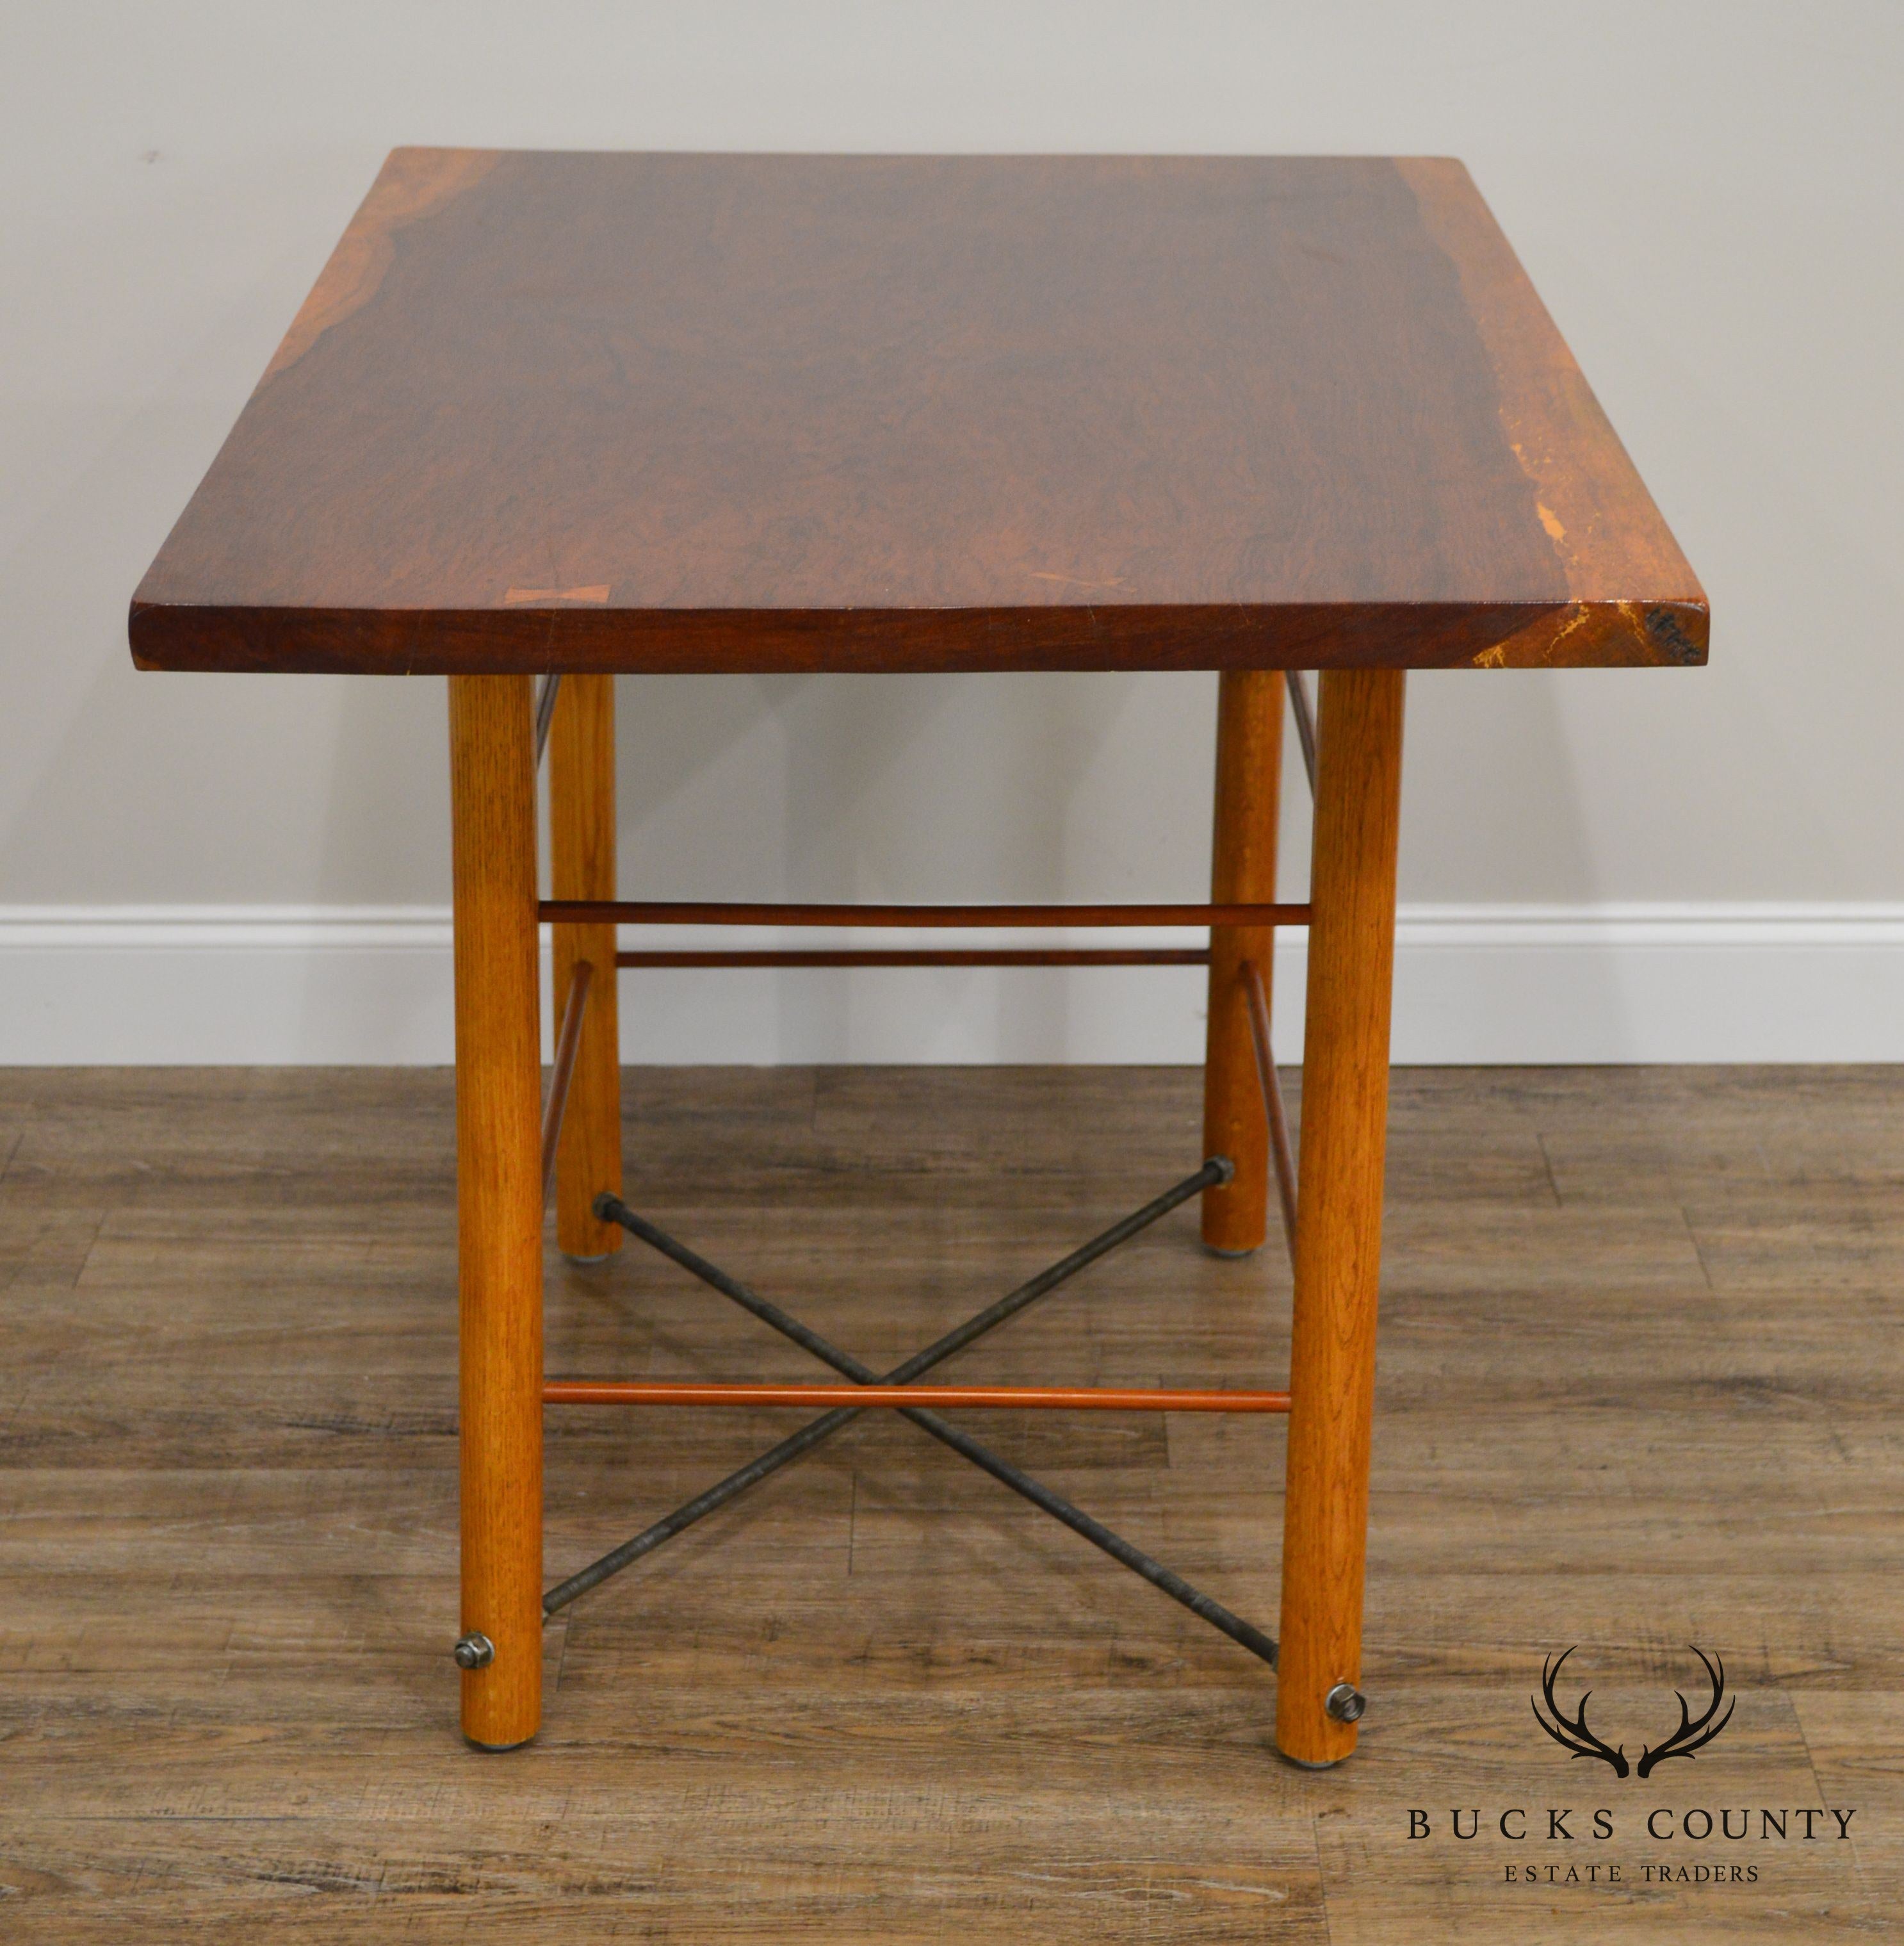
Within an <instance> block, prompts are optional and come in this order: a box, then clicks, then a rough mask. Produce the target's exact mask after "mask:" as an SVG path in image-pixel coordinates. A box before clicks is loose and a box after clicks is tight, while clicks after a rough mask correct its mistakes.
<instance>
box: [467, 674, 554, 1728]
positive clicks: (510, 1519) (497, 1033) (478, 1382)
mask: <svg viewBox="0 0 1904 1946" xmlns="http://www.w3.org/2000/svg"><path fill="white" fill-rule="evenodd" d="M449 769H450V795H451V804H452V857H453V861H454V877H455V918H456V925H455V933H456V944H455V956H456V1218H457V1253H458V1275H459V1278H460V1281H461V1320H460V1321H461V1431H462V1447H461V1450H462V1580H463V1587H462V1626H463V1632H464V1636H465V1637H466V1638H467V1637H469V1636H482V1637H484V1638H486V1639H487V1641H488V1642H489V1644H490V1645H492V1647H493V1651H494V1654H493V1657H492V1659H491V1660H489V1661H488V1663H486V1666H479V1667H476V1668H466V1669H465V1670H464V1675H463V1679H462V1680H463V1733H464V1735H465V1736H467V1737H468V1738H469V1740H470V1741H471V1742H472V1743H474V1744H480V1745H482V1746H483V1747H486V1748H489V1749H496V1750H506V1749H508V1748H509V1747H511V1746H512V1745H514V1744H520V1743H523V1742H526V1741H527V1740H528V1739H529V1737H532V1736H533V1735H534V1734H535V1731H536V1727H537V1725H538V1723H539V1722H540V1721H541V1718H542V1179H541V1178H542V1159H541V1154H540V1149H541V1141H542V1135H541V1119H542V1066H541V1049H540V1036H539V1034H538V1025H539V1022H538V995H537V991H536V984H537V977H538V967H537V961H538V952H537V938H536V922H535V743H534V727H533V724H532V718H531V704H530V697H529V678H528V677H526V676H517V675H474V676H452V677H451V678H450V679H449Z"/></svg>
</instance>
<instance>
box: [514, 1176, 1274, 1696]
mask: <svg viewBox="0 0 1904 1946" xmlns="http://www.w3.org/2000/svg"><path fill="white" fill-rule="evenodd" d="M1232 1174H1233V1169H1232V1166H1231V1165H1230V1162H1229V1161H1228V1160H1227V1158H1226V1157H1214V1158H1212V1159H1211V1160H1210V1161H1209V1162H1207V1163H1205V1164H1204V1166H1203V1167H1202V1169H1199V1170H1198V1171H1197V1172H1196V1174H1195V1175H1191V1176H1189V1177H1187V1178H1185V1179H1184V1180H1183V1181H1182V1182H1180V1183H1178V1184H1177V1185H1175V1186H1174V1188H1171V1189H1170V1190H1168V1191H1165V1194H1163V1195H1162V1196H1160V1197H1157V1198H1156V1199H1155V1200H1153V1201H1152V1202H1150V1203H1146V1205H1145V1206H1143V1209H1139V1210H1137V1211H1135V1212H1133V1213H1132V1214H1131V1215H1129V1216H1127V1217H1126V1218H1125V1219H1124V1220H1123V1221H1122V1222H1120V1223H1117V1224H1115V1225H1112V1227H1111V1228H1109V1230H1106V1231H1104V1232H1103V1233H1102V1234H1100V1236H1098V1237H1094V1238H1093V1239H1092V1240H1091V1242H1089V1243H1086V1244H1085V1245H1083V1246H1082V1247H1081V1248H1080V1249H1077V1250H1075V1251H1073V1252H1072V1253H1071V1255H1070V1256H1068V1257H1066V1258H1064V1259H1063V1260H1062V1261H1061V1262H1059V1263H1057V1264H1054V1265H1052V1266H1051V1268H1050V1269H1049V1270H1048V1271H1043V1272H1041V1274H1039V1275H1038V1277H1034V1278H1032V1280H1030V1282H1029V1283H1026V1284H1023V1285H1021V1286H1020V1287H1019V1288H1018V1289H1017V1290H1015V1291H1013V1292H1011V1293H1009V1294H1008V1296H1005V1297H1003V1298H1001V1299H998V1302H996V1303H995V1304H992V1305H988V1306H986V1308H985V1309H984V1310H983V1311H980V1312H978V1313H977V1314H976V1315H975V1316H974V1317H971V1318H969V1319H967V1320H966V1322H965V1323H964V1324H962V1325H960V1326H958V1327H957V1328H956V1329H955V1330H952V1331H950V1332H949V1333H946V1336H944V1337H943V1338H940V1339H937V1340H936V1341H935V1342H933V1344H931V1345H927V1347H926V1348H924V1350H923V1351H918V1352H915V1354H913V1355H912V1358H909V1359H907V1360H906V1361H905V1363H904V1364H901V1365H899V1366H896V1367H894V1369H893V1370H892V1371H891V1372H890V1373H887V1374H885V1375H884V1377H883V1378H882V1377H881V1375H880V1374H878V1373H875V1371H874V1370H872V1367H870V1366H868V1365H865V1364H862V1363H861V1362H860V1361H859V1360H858V1359H856V1358H853V1357H852V1355H851V1354H850V1353H847V1352H844V1351H841V1350H839V1349H838V1347H836V1346H835V1345H832V1344H831V1343H830V1342H829V1341H828V1340H827V1339H824V1338H822V1336H820V1335H819V1333H817V1332H816V1331H813V1330H810V1328H809V1327H807V1326H806V1325H804V1324H801V1322H800V1320H798V1319H797V1318H795V1317H793V1316H792V1314H790V1313H788V1312H787V1311H783V1310H782V1309H781V1308H780V1307H779V1305H775V1304H772V1303H770V1302H768V1301H767V1299H764V1298H762V1297H760V1296H758V1295H757V1294H756V1293H754V1292H753V1291H751V1290H748V1288H747V1287H746V1286H745V1284H742V1283H740V1282H739V1280H737V1279H736V1278H733V1277H729V1276H728V1275H727V1273H726V1272H725V1271H722V1270H721V1269H719V1268H717V1266H716V1265H713V1264H711V1263H710V1262H708V1260H707V1259H705V1258H704V1257H702V1256H699V1253H696V1252H695V1251H693V1250H692V1249H690V1248H689V1247H688V1246H687V1245H686V1244H684V1243H680V1242H679V1241H677V1240H676V1239H675V1238H674V1237H671V1236H669V1235H668V1233H667V1232H666V1231H664V1230H662V1229H660V1228H659V1227H658V1226H656V1225H654V1224H652V1223H650V1222H648V1221H647V1220H646V1219H645V1218H644V1217H642V1216H640V1215H638V1214H637V1212H634V1210H632V1209H629V1208H628V1206H627V1205H626V1204H625V1203H622V1202H621V1201H620V1200H619V1198H617V1197H612V1196H608V1195H603V1196H602V1197H599V1198H598V1199H597V1202H596V1206H595V1208H596V1213H597V1215H598V1216H599V1217H600V1218H601V1219H603V1221H604V1222H618V1223H619V1224H621V1225H622V1227H623V1228H625V1229H626V1230H627V1231H628V1232H629V1233H630V1234H631V1235H634V1236H636V1237H640V1239H641V1240H642V1241H643V1242H644V1243H648V1244H650V1246H652V1247H653V1248H654V1249H658V1250H659V1251H660V1252H661V1253H662V1255H664V1256H667V1257H668V1258H670V1259H672V1260H673V1261H674V1262H676V1263H677V1264H679V1265H680V1266H681V1267H682V1268H683V1269H684V1270H687V1271H689V1272H690V1273H691V1274H693V1275H694V1276H696V1277H699V1278H700V1280H702V1282H703V1283H707V1284H708V1285H709V1286H710V1287H711V1288H713V1289H714V1290H717V1291H719V1292H720V1293H721V1295H722V1296H724V1297H727V1298H729V1299H731V1300H732V1301H733V1302H735V1303H736V1304H739V1305H740V1306H741V1307H742V1308H743V1309H744V1310H745V1311H748V1312H749V1313H750V1314H752V1315H753V1316H755V1317H758V1318H759V1319H760V1320H761V1322H762V1323H763V1324H767V1325H769V1326H770V1327H771V1328H772V1329H773V1330H776V1331H778V1332H779V1333H781V1335H782V1336H785V1337H787V1338H789V1339H792V1341H793V1342H795V1344H797V1345H801V1347H802V1348H804V1349H805V1350H807V1351H810V1352H811V1353H812V1354H813V1356H814V1357H816V1358H819V1360H820V1361H822V1363H823V1364H828V1365H830V1366H832V1368H833V1369H834V1370H835V1371H838V1372H840V1373H842V1374H844V1376H847V1377H848V1378H850V1379H853V1380H854V1382H856V1383H859V1384H887V1385H903V1384H906V1383H909V1382H910V1381H911V1380H912V1379H915V1378H917V1377H918V1376H921V1374H922V1373H924V1372H926V1371H927V1370H930V1368H931V1367H933V1365H936V1364H939V1363H940V1361H942V1360H943V1359H946V1358H949V1357H951V1356H952V1354H953V1353H954V1352H955V1351H960V1350H962V1349H963V1348H964V1347H965V1346H966V1345H969V1344H971V1342H973V1341H974V1339H977V1338H978V1337H980V1336H982V1335H983V1333H986V1332H987V1331H989V1330H992V1329H993V1328H994V1327H996V1326H997V1325H998V1324H1003V1323H1004V1320H1006V1319H1007V1318H1008V1317H1013V1316H1015V1315H1016V1314H1017V1312H1018V1311H1021V1310H1023V1308H1025V1307H1026V1305H1029V1304H1030V1303H1032V1302H1034V1301H1035V1299H1038V1298H1039V1297H1041V1296H1044V1295H1045V1293H1047V1292H1048V1291H1050V1290H1054V1289H1056V1288H1057V1286H1058V1285H1059V1284H1060V1283H1063V1282H1064V1281H1065V1280H1066V1279H1068V1278H1069V1277H1072V1276H1074V1275H1075V1274H1076V1273H1077V1272H1078V1271H1080V1270H1082V1269H1083V1268H1085V1266H1086V1265H1088V1264H1090V1263H1092V1262H1095V1261H1096V1260H1097V1259H1098V1258H1099V1257H1100V1256H1103V1255H1105V1254H1106V1253H1107V1252H1108V1251H1109V1250H1111V1249H1115V1248H1116V1246H1117V1245H1118V1244H1119V1243H1124V1242H1126V1241H1128V1239H1129V1238H1131V1237H1133V1236H1135V1235H1136V1234H1137V1233H1138V1231H1140V1230H1142V1229H1143V1228H1146V1227H1147V1226H1148V1225H1149V1224H1151V1223H1153V1222H1156V1220H1157V1219H1158V1218H1159V1217H1161V1216H1162V1215H1165V1214H1167V1213H1168V1212H1169V1211H1170V1210H1171V1209H1174V1208H1176V1207H1177V1205H1178V1204H1179V1203H1184V1202H1187V1201H1188V1200H1190V1197H1193V1196H1195V1195H1197V1194H1199V1193H1200V1192H1201V1191H1202V1190H1204V1189H1205V1188H1210V1187H1211V1186H1213V1185H1215V1184H1217V1183H1220V1182H1224V1181H1227V1180H1228V1179H1229V1178H1230V1175H1232ZM900 1412H901V1416H903V1417H904V1418H906V1419H910V1420H912V1422H913V1423H914V1424H915V1426H918V1428H919V1429H921V1431H922V1432H925V1433H927V1434H928V1435H930V1437H931V1438H934V1439H936V1440H937V1441H939V1442H940V1444H942V1445H945V1446H947V1447H950V1448H951V1449H952V1451H954V1452H955V1453H958V1454H959V1455H960V1456H961V1458H963V1459H968V1460H970V1461H971V1463H972V1464H973V1465H974V1466H977V1467H978V1468H979V1469H980V1470H981V1471H982V1472H986V1473H989V1475H991V1476H992V1478H994V1479H995V1480H997V1481H998V1482H999V1483H1000V1484H1001V1485H1003V1486H1006V1487H1010V1488H1011V1490H1012V1491H1013V1492H1014V1493H1017V1494H1019V1495H1020V1496H1021V1497H1023V1498H1024V1499H1025V1500H1029V1502H1030V1503H1032V1505H1033V1506H1035V1507H1037V1508H1038V1509H1040V1510H1041V1512H1045V1513H1048V1514H1049V1515H1051V1516H1052V1518H1054V1519H1056V1520H1057V1521H1061V1522H1062V1523H1063V1524H1064V1525H1065V1526H1066V1527H1069V1528H1070V1529H1071V1531H1072V1532H1073V1533H1074V1534H1079V1535H1080V1536H1081V1537H1082V1538H1084V1539H1085V1540H1088V1541H1089V1542H1091V1544H1092V1545H1093V1546H1095V1547H1097V1548H1099V1549H1101V1550H1102V1551H1103V1552H1105V1553H1106V1554H1108V1555H1109V1556H1110V1557H1111V1558H1112V1560H1114V1561H1117V1562H1118V1563H1119V1565H1121V1566H1123V1567H1125V1568H1129V1569H1130V1570H1131V1571H1132V1572H1133V1573H1134V1574H1137V1575H1139V1576H1140V1577H1142V1578H1143V1580H1146V1581H1148V1582H1149V1583H1150V1584H1151V1586H1153V1587H1155V1588H1157V1589H1161V1590H1162V1592H1164V1593H1165V1594H1166V1595H1169V1596H1170V1597H1171V1598H1172V1599H1173V1600H1174V1601H1176V1602H1180V1604H1181V1605H1183V1607H1185V1608H1188V1609H1189V1610H1190V1612H1191V1613H1192V1614H1194V1615H1196V1616H1197V1617H1199V1620H1203V1621H1205V1622H1208V1623H1210V1624H1211V1626H1212V1627H1214V1628H1216V1629H1219V1630H1220V1632H1222V1633H1224V1635H1226V1636H1229V1637H1230V1639H1231V1640H1232V1641H1233V1642H1236V1643H1238V1644H1239V1645H1241V1646H1242V1648H1246V1649H1248V1651H1250V1652H1251V1654H1254V1655H1256V1656H1258V1657H1261V1660H1264V1662H1266V1663H1268V1664H1269V1665H1270V1667H1271V1668H1274V1667H1275V1666H1276V1644H1275V1642H1273V1640H1272V1639H1270V1637H1269V1636H1266V1635H1265V1634H1264V1633H1263V1632H1262V1631H1261V1629H1257V1628H1254V1627H1253V1626H1251V1624H1250V1623H1248V1622H1245V1620H1242V1617H1240V1616H1238V1615H1236V1614H1233V1613H1232V1612H1231V1611H1230V1610H1229V1609H1227V1608H1225V1607H1224V1605H1222V1603H1220V1602H1217V1601H1216V1600H1214V1598H1212V1597H1211V1596H1210V1595H1205V1594H1204V1593H1203V1592H1202V1591H1201V1590H1200V1589H1197V1588H1196V1587H1193V1586H1192V1585H1191V1584H1190V1583H1189V1582H1187V1581H1186V1580H1184V1579H1183V1577H1182V1576H1181V1575H1180V1574H1176V1573H1175V1572H1174V1571H1173V1570H1171V1569H1170V1568H1166V1567H1165V1566H1164V1565H1163V1564H1162V1562H1161V1561H1157V1560H1155V1559H1153V1558H1152V1557H1151V1556H1150V1555H1148V1554H1146V1553H1145V1552H1143V1549H1141V1548H1139V1547H1137V1546H1134V1545H1133V1544H1132V1543H1131V1542H1129V1541H1128V1540H1125V1539H1124V1538H1123V1537H1122V1536H1121V1535H1119V1534H1116V1533H1115V1532H1113V1531H1112V1530H1111V1529H1110V1528H1109V1527H1106V1526H1105V1525H1104V1524H1103V1522H1102V1521H1098V1520H1096V1519H1094V1518H1093V1517H1092V1516H1091V1515H1089V1514H1087V1513H1085V1512H1083V1511H1082V1509H1079V1508H1077V1507H1075V1506H1072V1504H1071V1503H1069V1501H1068V1500H1065V1499H1063V1497H1061V1496H1060V1495H1059V1494H1057V1493H1054V1492H1052V1491H1051V1489H1050V1488H1049V1487H1046V1486H1045V1485H1044V1484H1042V1483H1041V1481H1038V1480H1036V1479H1035V1478H1032V1475H1029V1473H1026V1472H1024V1471H1023V1469H1021V1468H1020V1467H1017V1466H1013V1465H1012V1464H1011V1463H1010V1462H1009V1461H1008V1460H1005V1459H1001V1458H1000V1457H999V1456H998V1455H997V1454H996V1453H993V1452H992V1451H991V1450H990V1449H989V1447H986V1446H984V1445H983V1444H981V1443H980V1441H978V1440H977V1439H974V1438H972V1437H971V1435H970V1434H968V1433H966V1432H963V1431H962V1430H961V1429H959V1428H958V1427H957V1426H953V1425H952V1424H951V1423H950V1422H949V1421H947V1420H946V1419H942V1418H940V1416H939V1415H938V1414H937V1413H933V1412H929V1411H926V1410H922V1409H920V1408H917V1407H902V1408H901V1409H900ZM858 1416H859V1409H858V1408H856V1407H850V1406H849V1407H839V1408H838V1409H837V1410H834V1411H832V1412H829V1413H825V1414H823V1415H822V1416H821V1417H819V1418H818V1419H814V1420H813V1421H811V1422H810V1423H809V1424H807V1426H803V1427H802V1428H801V1429H800V1431H799V1432H796V1433H795V1434H793V1435H791V1437H789V1438H786V1439H784V1440H782V1441H781V1442H780V1443H779V1445H777V1446H776V1447H773V1448H771V1449H770V1450H769V1451H767V1452H766V1453H762V1454H761V1455H760V1456H759V1457H758V1459H754V1460H752V1461H751V1462H750V1463H748V1465H747V1466H744V1467H742V1468H741V1469H739V1471H738V1472H734V1473H732V1474H730V1475H728V1477H727V1478H726V1479H725V1480H723V1481H719V1482H718V1483H717V1484H715V1485H714V1486H713V1487H710V1488H708V1490H707V1491H706V1492H705V1493H702V1494H699V1495H698V1496H697V1497H696V1498H695V1499H694V1500H690V1501H689V1502H687V1503H686V1505H684V1506H681V1507H679V1508H677V1509H675V1511H674V1512H673V1513H671V1514H669V1515H666V1516H665V1518H662V1520H660V1521H657V1522H656V1523H655V1524H654V1525H653V1527H649V1528H647V1529H646V1530H645V1531H643V1533H641V1534H637V1535H636V1536H635V1537H634V1538H633V1539H632V1540H629V1541H627V1542H625V1543H623V1545H622V1546H620V1547H619V1548H616V1549H614V1550H613V1552H611V1553H609V1554H606V1555H603V1556H602V1558H600V1560H599V1561H594V1562H593V1563H591V1565H589V1566H588V1567H587V1568H583V1569H582V1571H580V1573H579V1574H575V1575H572V1576H571V1577H569V1579H568V1580H566V1581H564V1582H562V1583H560V1584H558V1585H557V1586H556V1587H554V1588H552V1589H550V1591H549V1592H548V1594H547V1595H545V1596H544V1597H543V1600H542V1606H543V1609H544V1611H545V1614H554V1613H555V1612H556V1611H557V1610H558V1609H560V1608H563V1607H565V1606H566V1605H567V1604H568V1603H569V1602H572V1601H573V1600H575V1599H576V1597H577V1596H578V1595H582V1594H585V1593H586V1592H588V1590H589V1589H591V1588H594V1587H598V1586H600V1584H601V1583H603V1581H605V1580H607V1579H608V1578H609V1576H610V1575H612V1574H616V1573H617V1572H619V1570H620V1569H622V1568H625V1567H627V1566H628V1565H630V1564H631V1563H632V1562H633V1561H637V1560H638V1559H640V1558H641V1556H642V1555H644V1554H647V1553H650V1552H653V1549H655V1548H656V1547H659V1546H661V1545H662V1543H664V1542H665V1541H667V1540H671V1539H672V1538H673V1537H674V1535H676V1534H679V1533H680V1532H682V1531H684V1529H685V1528H687V1527H690V1526H691V1525H693V1523H694V1522H695V1521H698V1520H699V1519H700V1518H702V1517H703V1516H704V1515H706V1514H708V1513H711V1512H713V1511H714V1509H715V1508H717V1507H719V1506H723V1505H724V1504H725V1503H727V1501H728V1500H731V1499H733V1498H734V1497H736V1495H737V1494H739V1493H742V1492H744V1491H745V1490H746V1489H747V1488H748V1487H751V1486H752V1485H754V1484H756V1483H757V1482H758V1481H761V1480H764V1479H765V1478H767V1477H768V1476H769V1475H770V1474H772V1473H774V1472H778V1471H779V1469H780V1468H781V1467H782V1466H786V1465H788V1463H791V1462H792V1460H794V1459H798V1458H799V1457H800V1456H801V1455H802V1454H804V1453H808V1452H810V1451H811V1450H813V1448H814V1447H816V1446H818V1445H819V1444H821V1442H822V1441H824V1440H825V1439H827V1438H830V1437H831V1436H832V1434H833V1433H835V1432H837V1431H838V1430H839V1429H841V1427H843V1426H847V1425H848V1424H850V1422H852V1421H853V1419H856V1418H857V1417H858Z"/></svg>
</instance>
